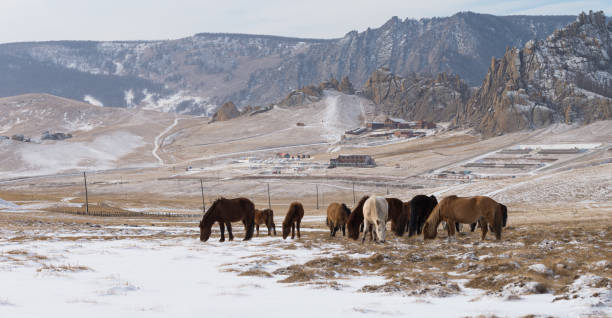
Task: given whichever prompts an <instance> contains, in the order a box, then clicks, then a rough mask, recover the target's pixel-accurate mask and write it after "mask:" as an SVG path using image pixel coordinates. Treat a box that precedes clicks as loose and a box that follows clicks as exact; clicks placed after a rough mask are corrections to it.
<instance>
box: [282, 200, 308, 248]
mask: <svg viewBox="0 0 612 318" xmlns="http://www.w3.org/2000/svg"><path fill="white" fill-rule="evenodd" d="M303 217H304V207H303V206H302V204H301V203H300V202H293V203H291V205H290V206H289V211H287V215H285V220H284V221H283V239H286V238H287V236H289V232H291V239H294V238H295V229H296V228H297V237H298V238H300V223H301V222H302V218H303Z"/></svg>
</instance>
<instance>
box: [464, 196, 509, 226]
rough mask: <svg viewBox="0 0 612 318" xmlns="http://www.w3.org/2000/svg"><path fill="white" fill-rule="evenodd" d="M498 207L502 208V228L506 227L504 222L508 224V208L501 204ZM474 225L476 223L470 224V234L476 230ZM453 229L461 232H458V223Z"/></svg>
mask: <svg viewBox="0 0 612 318" xmlns="http://www.w3.org/2000/svg"><path fill="white" fill-rule="evenodd" d="M499 205H501V208H502V217H503V219H502V226H503V227H506V222H508V207H507V206H505V205H503V204H501V203H500V204H499ZM476 224H477V222H474V223H472V224H470V232H474V230H476ZM455 229H456V230H457V232H461V231H460V230H459V223H455Z"/></svg>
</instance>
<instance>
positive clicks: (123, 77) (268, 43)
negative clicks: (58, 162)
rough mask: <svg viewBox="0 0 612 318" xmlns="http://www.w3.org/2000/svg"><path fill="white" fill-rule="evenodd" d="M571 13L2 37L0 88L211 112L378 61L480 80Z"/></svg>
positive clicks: (351, 73)
mask: <svg viewBox="0 0 612 318" xmlns="http://www.w3.org/2000/svg"><path fill="white" fill-rule="evenodd" d="M574 19H575V17H572V16H493V15H488V14H477V13H472V12H461V13H457V14H455V15H453V16H450V17H444V18H431V19H420V20H414V19H399V18H397V17H393V18H391V19H390V20H389V21H387V22H386V23H385V24H384V25H382V26H380V27H378V28H368V29H367V30H365V31H363V32H357V31H351V32H348V33H347V34H346V35H345V36H344V37H342V38H339V39H331V40H317V39H298V38H286V37H275V36H264V35H244V34H219V33H215V34H211V33H206V34H204V33H203V34H197V35H194V36H191V37H186V38H183V39H177V40H168V41H123V42H121V41H117V42H93V41H54V42H37V43H6V44H0V96H14V95H17V94H23V93H29V92H41V93H50V94H55V95H61V96H63V97H68V98H72V99H76V100H83V99H85V98H86V97H88V98H87V100H97V101H99V102H100V103H101V104H103V105H107V106H121V107H143V108H147V109H156V110H160V111H175V112H180V113H188V114H209V113H212V111H213V110H214V109H216V108H217V107H218V105H221V104H222V103H223V102H225V101H228V100H232V101H234V103H235V104H236V105H237V106H238V107H239V108H242V107H245V106H246V105H265V104H268V103H270V102H272V101H276V100H279V99H281V98H282V97H283V96H286V95H287V94H288V93H289V92H291V91H293V90H295V89H297V88H299V87H304V86H307V85H310V84H313V83H319V82H321V81H322V80H324V79H326V78H329V77H330V76H334V77H336V78H338V79H340V78H343V77H347V80H350V82H352V83H353V84H354V85H355V87H361V86H362V85H363V84H364V83H365V82H366V80H367V79H368V78H369V77H370V75H371V74H372V72H374V71H375V70H376V69H378V68H379V67H382V66H385V67H388V68H389V69H390V70H391V71H392V72H394V73H395V74H400V75H402V76H407V75H408V74H410V73H412V72H416V73H428V74H437V73H441V72H446V73H448V74H459V75H460V76H461V77H462V78H463V79H465V80H466V81H467V82H468V83H470V84H471V85H475V84H478V83H480V81H482V78H483V76H484V75H485V74H486V72H487V67H488V64H489V59H490V58H491V56H497V57H499V56H502V55H503V54H504V50H505V48H506V47H509V46H522V45H523V44H524V43H525V42H527V41H528V40H530V39H534V38H543V37H545V36H547V35H548V34H550V33H552V32H553V30H555V29H557V28H560V27H562V26H564V25H566V24H567V23H570V22H571V21H572V20H574ZM32 74H37V75H36V76H32ZM340 84H341V86H342V87H341V90H346V92H349V91H350V88H349V87H347V86H346V85H342V83H340ZM345 84H346V83H345ZM297 98H300V97H297Z"/></svg>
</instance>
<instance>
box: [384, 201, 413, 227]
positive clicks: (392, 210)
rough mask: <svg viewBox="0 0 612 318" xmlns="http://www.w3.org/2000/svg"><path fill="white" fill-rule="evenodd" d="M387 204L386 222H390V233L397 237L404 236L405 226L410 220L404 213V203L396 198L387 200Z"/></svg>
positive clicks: (408, 215)
mask: <svg viewBox="0 0 612 318" xmlns="http://www.w3.org/2000/svg"><path fill="white" fill-rule="evenodd" d="M387 204H388V206H389V213H388V216H387V222H388V221H391V231H393V232H394V233H395V235H397V236H402V235H404V232H405V231H406V225H407V223H408V220H409V219H410V214H406V213H405V212H406V210H405V209H404V202H402V200H400V199H396V198H387ZM408 213H410V210H408Z"/></svg>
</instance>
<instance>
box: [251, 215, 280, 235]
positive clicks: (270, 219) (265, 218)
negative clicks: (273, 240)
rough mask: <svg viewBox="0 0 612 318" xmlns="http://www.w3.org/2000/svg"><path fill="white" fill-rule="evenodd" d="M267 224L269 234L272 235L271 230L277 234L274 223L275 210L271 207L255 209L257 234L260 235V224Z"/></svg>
mask: <svg viewBox="0 0 612 318" xmlns="http://www.w3.org/2000/svg"><path fill="white" fill-rule="evenodd" d="M261 224H265V225H266V227H267V228H268V236H270V235H272V234H271V231H274V236H276V225H275V224H274V211H272V210H271V209H264V210H257V209H255V230H257V236H259V225H261Z"/></svg>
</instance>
